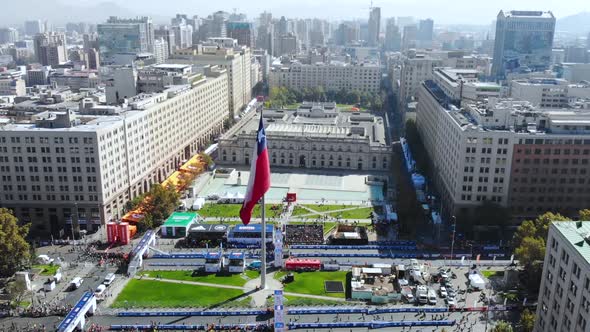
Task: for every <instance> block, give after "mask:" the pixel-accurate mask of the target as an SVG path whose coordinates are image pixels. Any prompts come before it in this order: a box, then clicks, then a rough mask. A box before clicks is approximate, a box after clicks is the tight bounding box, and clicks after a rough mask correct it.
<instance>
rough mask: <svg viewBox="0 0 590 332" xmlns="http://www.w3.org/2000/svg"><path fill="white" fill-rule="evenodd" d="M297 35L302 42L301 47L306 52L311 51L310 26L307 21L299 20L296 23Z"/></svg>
mask: <svg viewBox="0 0 590 332" xmlns="http://www.w3.org/2000/svg"><path fill="white" fill-rule="evenodd" d="M295 33H296V34H297V38H299V41H300V42H301V46H302V47H303V48H305V49H306V50H308V49H309V25H307V21H306V20H297V22H296V23H295Z"/></svg>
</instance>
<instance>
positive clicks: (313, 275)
mask: <svg viewBox="0 0 590 332" xmlns="http://www.w3.org/2000/svg"><path fill="white" fill-rule="evenodd" d="M285 274H287V272H285V271H280V272H277V273H275V278H276V279H280V278H281V277H282V276H284V275H285ZM294 276H295V281H293V282H291V283H288V284H285V286H284V288H283V290H284V291H285V292H291V293H300V294H311V295H321V296H329V297H340V298H344V293H326V291H325V288H324V281H342V284H343V285H344V287H345V288H346V271H316V272H294Z"/></svg>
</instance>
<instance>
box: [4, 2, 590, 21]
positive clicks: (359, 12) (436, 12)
mask: <svg viewBox="0 0 590 332" xmlns="http://www.w3.org/2000/svg"><path fill="white" fill-rule="evenodd" d="M104 2H108V3H114V4H116V5H117V6H119V7H121V8H122V10H121V13H117V12H116V11H115V12H111V10H108V14H107V15H123V16H125V15H130V14H131V13H132V14H138V15H140V14H141V15H150V16H154V18H156V19H158V18H160V19H164V18H166V20H167V19H168V17H169V16H173V15H174V14H175V13H186V14H190V15H199V16H207V15H208V14H210V13H212V12H214V11H217V10H224V11H228V12H232V11H233V9H234V8H235V9H236V11H237V12H240V13H246V14H247V15H248V17H249V18H250V19H253V18H255V17H257V16H258V14H259V13H260V12H262V11H264V10H267V11H270V12H272V13H273V15H274V16H278V17H280V16H281V15H284V16H287V17H319V18H326V19H329V20H341V19H351V18H365V19H366V18H367V17H368V11H369V6H370V4H371V2H370V0H362V1H359V0H253V1H245V0H213V1H211V0H0V26H1V25H2V23H12V22H10V21H20V20H22V19H23V17H25V18H34V17H38V18H43V17H44V16H50V17H53V19H54V20H59V19H67V20H71V19H79V20H80V21H83V20H84V17H83V16H84V15H83V14H85V13H84V11H83V10H80V8H79V7H86V6H88V7H93V8H97V7H96V6H97V4H99V3H104ZM56 4H63V5H67V6H75V7H78V8H76V9H78V10H74V8H71V7H70V9H71V10H68V9H67V7H65V8H64V7H63V6H59V5H56ZM373 5H374V6H379V7H381V16H382V17H383V18H387V17H395V16H414V17H417V18H426V17H431V18H433V19H434V21H435V24H437V23H443V24H448V23H457V24H461V23H466V24H481V25H488V24H490V23H491V21H492V20H493V19H494V18H495V16H496V15H497V13H498V11H499V10H500V9H507V10H543V11H546V10H551V11H553V13H554V14H555V16H556V17H557V18H560V17H564V16H567V15H571V14H576V13H579V12H582V11H590V0H551V1H550V0H374V3H373ZM111 7H113V6H108V5H102V6H101V8H103V9H104V8H111ZM68 13H70V14H72V15H74V16H75V17H74V18H71V17H67V16H68ZM81 14H82V15H81ZM87 14H88V16H89V17H90V16H92V12H90V13H87ZM94 14H95V16H96V15H98V16H100V20H102V16H104V15H105V14H106V13H103V12H102V11H100V10H99V11H97V12H94ZM105 19H106V17H105ZM96 20H99V18H96Z"/></svg>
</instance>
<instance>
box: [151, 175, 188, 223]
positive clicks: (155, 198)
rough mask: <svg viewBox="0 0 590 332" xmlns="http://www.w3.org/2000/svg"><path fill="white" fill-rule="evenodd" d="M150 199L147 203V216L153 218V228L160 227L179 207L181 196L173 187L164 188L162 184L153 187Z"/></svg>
mask: <svg viewBox="0 0 590 332" xmlns="http://www.w3.org/2000/svg"><path fill="white" fill-rule="evenodd" d="M148 197H149V199H148V200H147V202H146V211H147V214H149V215H151V217H152V218H153V219H152V220H153V226H155V227H157V226H160V224H161V223H162V221H163V220H164V219H166V218H167V217H168V216H169V215H170V214H171V213H172V212H174V210H175V209H176V208H177V207H178V204H179V200H180V194H179V193H177V192H176V190H174V187H173V186H172V185H170V186H168V187H164V186H162V185H161V184H156V185H154V186H152V188H151V189H150V191H149V193H148Z"/></svg>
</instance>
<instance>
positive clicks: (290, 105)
mask: <svg viewBox="0 0 590 332" xmlns="http://www.w3.org/2000/svg"><path fill="white" fill-rule="evenodd" d="M283 108H284V109H287V110H296V109H298V108H299V103H293V104H288V105H285V106H283Z"/></svg>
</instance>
